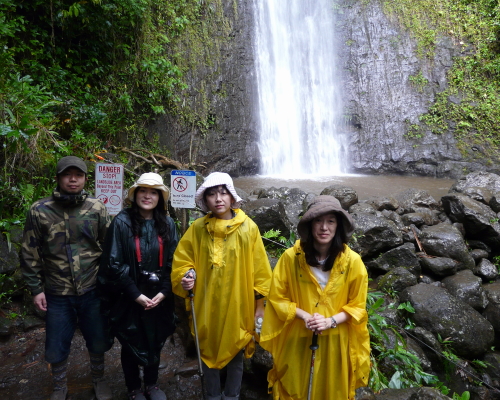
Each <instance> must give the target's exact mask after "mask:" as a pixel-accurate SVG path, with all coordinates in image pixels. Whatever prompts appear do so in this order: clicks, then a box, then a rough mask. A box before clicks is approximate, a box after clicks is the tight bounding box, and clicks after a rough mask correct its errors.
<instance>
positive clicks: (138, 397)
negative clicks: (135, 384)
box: [128, 389, 146, 400]
mask: <svg viewBox="0 0 500 400" xmlns="http://www.w3.org/2000/svg"><path fill="white" fill-rule="evenodd" d="M128 398H129V400H146V397H144V393H143V391H142V390H141V389H136V390H132V391H131V392H128Z"/></svg>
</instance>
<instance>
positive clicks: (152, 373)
mask: <svg viewBox="0 0 500 400" xmlns="http://www.w3.org/2000/svg"><path fill="white" fill-rule="evenodd" d="M121 359H122V368H123V374H124V375H125V384H126V385H127V389H128V391H129V392H131V391H132V390H136V389H140V388H141V378H140V376H139V373H140V372H139V364H138V363H137V359H136V358H135V356H134V355H133V354H132V352H131V351H130V350H129V349H128V348H126V347H123V346H122V354H121ZM158 360H160V355H159V354H158ZM159 366H160V361H158V363H156V364H154V365H149V366H147V367H144V388H146V387H148V386H152V385H154V384H156V382H157V381H158V367H159Z"/></svg>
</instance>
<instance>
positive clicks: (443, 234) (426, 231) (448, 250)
mask: <svg viewBox="0 0 500 400" xmlns="http://www.w3.org/2000/svg"><path fill="white" fill-rule="evenodd" d="M420 242H421V243H422V246H423V247H424V249H425V251H426V252H427V254H430V255H432V256H437V257H447V258H452V259H454V260H456V261H458V262H459V265H458V267H459V268H458V269H465V268H469V269H472V268H474V267H475V265H476V263H475V262H474V259H473V258H472V256H471V255H470V254H469V252H468V250H467V245H466V244H465V241H464V239H463V237H462V235H461V234H460V231H459V230H458V229H457V228H455V227H454V226H452V225H449V224H447V223H440V224H437V225H433V226H429V227H424V228H423V229H422V232H421V234H420Z"/></svg>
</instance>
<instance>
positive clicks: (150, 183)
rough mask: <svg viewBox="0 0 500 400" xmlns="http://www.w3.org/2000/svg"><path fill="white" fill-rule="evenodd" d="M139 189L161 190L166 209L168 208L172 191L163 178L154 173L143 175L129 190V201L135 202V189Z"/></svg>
mask: <svg viewBox="0 0 500 400" xmlns="http://www.w3.org/2000/svg"><path fill="white" fill-rule="evenodd" d="M138 187H147V188H151V189H157V190H160V191H161V192H162V193H161V194H162V196H163V200H165V208H167V201H168V198H169V197H170V190H168V187H166V186H165V185H164V184H163V178H162V177H161V176H160V175H159V174H156V173H154V172H146V173H145V174H142V175H141V176H140V177H139V179H137V182H135V183H134V184H133V185H132V187H131V188H130V189H129V190H128V199H129V200H130V201H131V202H133V201H134V193H135V189H137V188H138Z"/></svg>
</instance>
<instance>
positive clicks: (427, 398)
mask: <svg viewBox="0 0 500 400" xmlns="http://www.w3.org/2000/svg"><path fill="white" fill-rule="evenodd" d="M375 397H376V399H377V400H450V397H448V396H445V395H444V394H442V393H441V392H440V391H439V390H437V389H434V388H430V387H420V388H408V389H382V390H381V391H380V393H379V394H377V395H376V396H375Z"/></svg>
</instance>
